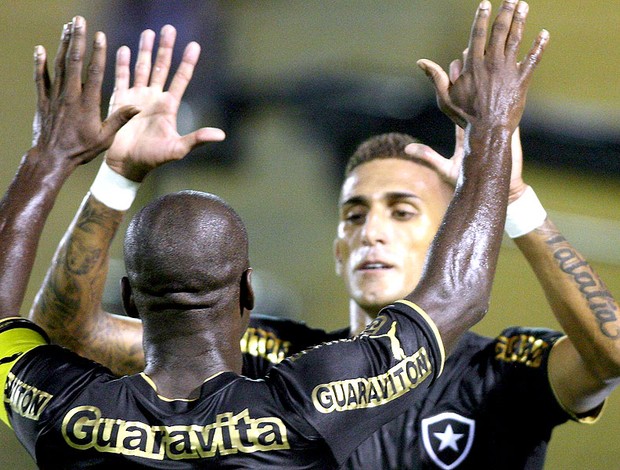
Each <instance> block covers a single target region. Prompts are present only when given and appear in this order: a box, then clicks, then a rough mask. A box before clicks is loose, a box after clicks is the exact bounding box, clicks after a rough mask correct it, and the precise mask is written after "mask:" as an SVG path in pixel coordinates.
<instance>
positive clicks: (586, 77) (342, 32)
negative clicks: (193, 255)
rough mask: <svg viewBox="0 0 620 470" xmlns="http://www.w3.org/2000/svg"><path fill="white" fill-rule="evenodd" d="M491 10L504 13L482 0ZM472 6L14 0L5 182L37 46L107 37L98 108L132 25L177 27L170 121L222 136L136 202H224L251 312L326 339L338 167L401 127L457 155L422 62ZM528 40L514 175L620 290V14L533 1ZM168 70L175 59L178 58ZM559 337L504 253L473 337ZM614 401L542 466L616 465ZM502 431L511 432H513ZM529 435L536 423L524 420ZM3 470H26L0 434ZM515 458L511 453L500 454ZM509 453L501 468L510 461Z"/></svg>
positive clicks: (22, 126) (61, 203)
mask: <svg viewBox="0 0 620 470" xmlns="http://www.w3.org/2000/svg"><path fill="white" fill-rule="evenodd" d="M492 3H493V6H494V7H495V8H497V7H498V6H499V1H498V0H493V2H492ZM476 5H477V2H476V1H473V0H472V1H470V0H468V1H463V0H434V1H432V2H431V1H428V0H384V1H381V2H377V1H374V0H332V1H328V0H312V1H302V0H289V1H285V0H270V1H260V2H259V1H244V0H238V1H235V2H230V1H228V2H227V1H160V2H156V1H152V2H147V1H138V0H125V1H121V0H109V1H102V0H92V1H85V0H83V1H77V0H74V1H70V0H63V1H60V0H46V1H34V0H30V1H28V0H21V1H20V2H3V3H2V4H1V5H0V25H1V27H2V28H1V30H2V31H3V35H4V37H3V38H2V41H0V57H2V61H0V81H1V83H0V93H1V97H2V98H1V101H0V103H1V109H2V116H1V118H0V139H1V142H2V147H3V148H4V151H3V153H4V155H3V160H2V166H1V168H2V169H1V171H0V187H1V188H2V191H4V189H6V187H7V186H8V184H9V182H10V181H11V178H12V176H13V174H14V172H15V169H16V168H17V165H18V163H19V161H20V157H21V155H22V154H23V153H24V152H25V151H26V150H27V149H28V147H29V145H30V141H31V121H32V116H33V109H34V104H35V93H34V86H33V83H32V52H33V48H34V46H35V45H36V44H42V45H44V46H45V47H46V49H47V50H48V57H49V58H50V60H51V58H52V57H53V55H54V53H55V50H56V47H57V44H58V39H59V37H60V32H61V28H62V25H63V23H65V22H67V21H69V20H70V19H71V18H72V17H73V16H74V15H77V14H80V15H83V16H85V17H86V19H87V21H88V29H89V34H90V37H91V38H92V34H93V33H94V31H95V30H99V29H100V30H103V31H104V32H106V33H107V35H108V44H109V60H108V73H107V79H108V80H107V83H106V100H107V99H108V98H109V94H110V92H111V90H112V81H111V80H112V77H113V74H112V70H113V69H112V65H113V51H115V50H116V49H117V48H118V47H119V46H121V45H123V44H127V45H129V46H130V47H131V49H132V50H137V43H138V35H139V32H140V31H141V30H142V29H145V28H152V29H154V30H155V31H159V29H160V28H161V26H163V25H164V24H166V23H171V24H173V25H174V26H176V27H177V29H178V30H179V34H178V39H177V45H178V55H179V56H180V53H181V51H182V48H183V47H184V46H185V44H186V43H187V42H188V41H190V40H196V41H198V42H199V43H200V44H201V45H202V47H203V53H202V57H201V61H200V63H199V66H198V69H197V71H196V73H195V78H194V80H193V82H192V84H191V85H190V87H189V89H188V91H187V93H186V100H185V102H184V104H183V108H182V112H181V115H180V129H181V132H187V131H189V130H193V129H194V128H197V127H200V126H205V125H213V126H218V127H222V128H224V130H225V131H226V132H227V134H228V139H227V141H226V142H225V143H221V144H214V145H211V146H209V147H205V148H202V149H199V150H197V151H195V152H194V153H192V154H191V155H190V156H188V157H187V158H186V159H185V160H184V161H182V162H177V163H175V164H173V165H169V166H167V167H165V168H163V169H161V171H160V170H157V171H156V172H154V173H153V174H151V175H150V176H149V178H147V180H146V182H145V183H144V184H143V188H142V189H141V191H140V195H139V198H138V202H137V203H136V204H134V207H139V206H140V205H141V203H144V202H146V201H148V200H149V199H150V198H151V197H153V196H155V195H159V194H162V193H165V192H170V191H176V190H179V189H185V188H191V189H199V190H206V191H210V192H214V193H217V194H219V195H221V196H222V197H224V198H225V199H226V200H227V201H229V202H230V203H231V204H232V205H233V206H234V207H235V208H236V209H237V210H238V211H239V213H240V214H241V216H242V217H243V218H244V219H245V221H246V223H247V225H248V230H249V232H250V239H251V257H252V264H253V266H254V267H255V268H256V270H257V281H258V293H259V298H258V305H257V309H256V311H260V312H261V313H271V314H276V315H286V316H289V317H294V318H297V319H300V320H303V321H306V322H307V323H309V324H310V325H312V326H316V327H323V328H326V329H334V328H338V327H343V326H345V325H346V324H347V322H348V315H347V313H348V305H347V297H346V293H345V290H344V288H343V287H342V285H341V282H340V280H339V279H338V278H337V277H336V276H335V273H334V268H333V261H332V256H331V247H332V241H333V238H334V235H335V228H336V224H337V209H336V199H337V195H338V189H339V183H340V179H341V174H342V169H343V164H344V162H345V161H346V158H347V157H348V156H349V155H350V153H351V152H352V151H353V150H354V148H355V146H356V145H357V144H358V143H359V142H360V141H361V140H363V139H365V138H367V137H369V136H371V135H373V134H376V133H381V132H389V131H401V132H407V133H410V134H412V135H414V136H417V137H419V138H420V139H422V140H423V141H424V142H426V143H428V144H430V145H432V146H434V147H435V148H436V149H437V150H438V151H440V152H442V153H444V155H451V151H452V146H453V129H452V126H451V124H450V122H449V121H448V120H447V118H445V117H443V116H442V115H441V113H439V112H438V111H437V110H436V109H435V100H434V95H433V92H432V87H431V84H430V82H429V81H428V80H427V79H426V77H425V76H424V74H423V73H422V72H421V71H420V70H419V69H418V68H417V66H416V65H415V61H416V60H417V59H418V58H423V57H425V58H430V59H432V60H434V61H436V62H438V63H439V64H441V65H443V66H445V67H447V66H448V64H449V62H450V60H452V59H454V58H457V57H460V54H461V52H462V50H463V48H464V47H465V46H466V41H467V37H468V33H469V28H470V25H471V20H472V18H473V12H474V11H475V8H476ZM530 7H531V8H530V18H529V19H528V25H527V29H526V40H525V41H524V42H525V44H527V45H528V47H529V44H531V41H532V40H533V39H534V37H535V35H536V33H537V32H538V31H539V30H540V29H541V28H546V29H548V30H549V31H550V32H551V43H550V46H549V48H548V50H547V52H546V53H545V57H544V61H543V62H542V64H541V66H540V67H539V69H538V70H537V71H536V73H535V76H534V83H533V85H532V87H531V91H530V94H529V101H528V108H527V110H526V114H525V116H524V119H523V123H522V138H523V142H524V148H525V176H526V181H528V182H529V183H530V184H531V185H532V186H533V187H534V188H535V189H536V192H537V193H538V195H539V198H540V199H541V200H542V202H543V203H544V205H545V207H546V208H547V209H548V211H549V212H550V214H551V216H552V218H553V219H554V221H555V222H556V224H557V225H558V226H559V227H560V229H561V230H562V231H563V232H564V234H565V235H566V236H567V237H568V238H569V240H571V241H572V242H573V243H574V244H575V245H576V246H577V248H578V249H580V250H581V251H582V253H584V254H585V255H586V257H587V258H588V259H589V260H590V261H591V262H592V264H593V265H594V266H595V268H596V269H597V270H598V272H599V273H600V274H601V276H602V277H603V279H604V280H605V281H606V282H607V285H608V287H609V289H610V290H611V292H612V293H613V294H615V295H616V296H620V248H619V247H620V230H619V228H620V209H619V206H620V204H619V203H620V191H619V190H620V86H618V85H619V83H618V74H619V73H620V48H618V44H619V42H620V33H619V32H618V31H619V26H620V9H619V8H618V4H617V1H615V0H603V1H600V2H595V3H592V2H591V3H589V4H588V5H587V7H584V5H583V2H580V1H578V0H565V1H563V2H552V1H548V0H547V1H536V0H532V1H531V2H530ZM176 63H177V62H175V64H176ZM98 166H99V165H98V164H97V163H94V164H91V165H88V166H85V167H83V168H80V169H79V170H78V171H77V172H76V173H75V175H74V176H73V177H72V178H71V179H70V180H69V182H68V183H67V185H66V186H65V187H64V189H63V191H62V193H61V195H60V197H59V199H58V202H57V205H56V207H55V209H54V212H53V214H52V216H51V217H50V219H49V223H48V225H47V227H46V228H45V232H44V234H43V237H42V244H41V248H40V251H39V257H38V260H37V264H36V269H35V272H34V274H33V276H32V279H31V286H30V289H29V293H28V297H27V299H26V303H25V306H24V309H23V311H22V314H26V313H27V310H28V308H29V306H30V304H31V303H32V300H33V298H34V295H35V293H36V291H37V289H38V286H39V285H40V283H41V281H42V279H43V276H44V273H45V270H46V269H47V266H48V265H49V262H50V259H51V257H52V255H53V252H54V250H55V247H56V245H57V243H58V242H59V240H60V238H61V236H62V234H63V233H64V230H65V228H66V226H67V225H68V224H69V222H70V220H71V218H72V216H73V214H74V213H75V211H76V209H77V207H78V205H79V204H80V202H81V199H82V197H83V195H84V194H85V193H86V191H87V190H88V188H89V186H90V183H91V181H92V179H93V177H94V175H95V173H96V171H97V168H98ZM121 241H122V237H119V238H118V239H117V240H115V242H114V245H113V254H114V256H115V257H116V258H117V260H115V261H114V263H113V265H112V269H111V273H110V279H109V284H108V288H107V291H106V302H107V305H108V308H110V309H112V310H113V309H115V308H117V307H116V303H117V287H118V278H119V276H121V275H122V267H121V266H122V264H121V263H120V257H121ZM514 324H519V325H537V326H548V327H552V328H557V327H558V325H557V323H556V321H555V319H554V317H553V315H552V314H551V313H550V311H549V308H548V307H547V305H546V302H545V299H544V295H543V293H542V291H541V289H540V287H539V286H538V284H537V283H536V281H535V279H534V276H533V274H532V273H531V272H530V270H529V267H528V266H527V265H526V263H525V261H524V260H523V259H522V257H521V256H520V254H519V253H518V252H517V251H516V250H515V249H514V246H513V245H511V243H510V242H506V243H505V245H504V247H503V250H502V254H501V258H500V265H499V268H498V273H497V279H496V282H495V287H494V291H493V298H492V308H491V311H490V313H489V315H488V316H487V317H486V318H485V320H484V321H483V322H482V323H481V324H479V325H478V326H477V327H476V328H475V329H476V331H478V332H480V333H483V334H488V335H497V334H498V333H499V332H500V331H501V330H502V329H503V328H504V327H506V326H509V325H514ZM619 422H620V395H619V392H616V393H615V394H614V395H612V397H611V399H610V400H609V403H608V405H607V408H606V411H605V413H604V415H603V417H602V418H601V420H600V421H599V422H598V423H597V424H596V425H594V426H586V425H577V424H575V423H568V424H566V425H564V426H562V427H560V428H558V429H557V430H556V431H555V434H554V439H553V440H552V443H551V446H550V450H549V456H548V460H547V466H546V468H550V469H611V468H616V465H617V462H618V458H619V457H620V445H619V441H618V434H617V428H618V423H619ZM506 426H510V423H506ZM533 426H535V423H533ZM0 449H2V452H1V453H0V468H9V465H11V468H14V469H32V468H35V465H34V464H33V463H32V461H31V460H30V458H29V457H27V456H26V454H25V452H24V451H23V450H22V448H21V447H20V445H19V444H18V443H17V441H16V440H15V438H14V437H13V435H12V433H11V432H10V431H9V430H8V429H7V428H6V427H5V426H2V427H0ZM507 457H508V456H507ZM508 458H509V457H508Z"/></svg>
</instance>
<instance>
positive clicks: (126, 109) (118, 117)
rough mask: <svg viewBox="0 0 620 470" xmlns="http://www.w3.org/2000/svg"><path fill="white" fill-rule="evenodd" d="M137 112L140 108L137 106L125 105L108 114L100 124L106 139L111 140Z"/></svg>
mask: <svg viewBox="0 0 620 470" xmlns="http://www.w3.org/2000/svg"><path fill="white" fill-rule="evenodd" d="M139 112H140V108H138V107H137V106H132V105H127V106H123V107H121V108H119V109H117V110H116V111H114V112H113V113H112V114H110V115H109V116H108V118H107V119H106V120H105V121H103V124H102V127H103V131H104V133H105V134H106V136H107V138H113V137H114V135H115V134H116V133H117V132H118V130H119V129H120V128H121V127H123V126H124V125H125V124H127V122H128V121H129V120H130V119H131V118H132V117H134V116H135V115H136V114H138V113H139Z"/></svg>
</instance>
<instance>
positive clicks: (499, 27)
mask: <svg viewBox="0 0 620 470" xmlns="http://www.w3.org/2000/svg"><path fill="white" fill-rule="evenodd" d="M516 4H517V0H504V2H502V6H501V7H500V10H499V12H498V13H497V17H496V18H495V21H494V22H493V26H492V28H491V37H490V38H489V45H488V47H487V56H488V57H489V58H490V59H491V60H494V59H501V58H503V57H504V54H505V49H506V38H507V37H508V33H509V32H510V29H511V26H512V19H513V16H514V13H515V7H516Z"/></svg>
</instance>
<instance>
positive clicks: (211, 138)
mask: <svg viewBox="0 0 620 470" xmlns="http://www.w3.org/2000/svg"><path fill="white" fill-rule="evenodd" d="M225 138H226V134H225V133H224V131H223V130H222V129H218V128H217V127H202V128H200V129H198V130H196V131H194V132H190V133H189V134H187V135H184V136H183V137H181V139H180V142H179V143H180V144H181V147H182V148H183V152H184V153H188V152H189V151H191V150H193V149H195V148H196V147H199V146H200V145H202V144H204V143H206V142H220V141H222V140H224V139H225Z"/></svg>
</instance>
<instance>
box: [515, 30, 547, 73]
mask: <svg viewBox="0 0 620 470" xmlns="http://www.w3.org/2000/svg"><path fill="white" fill-rule="evenodd" d="M547 44H549V31H547V30H546V29H543V30H542V31H541V32H540V33H538V36H537V37H536V39H535V40H534V45H533V46H532V48H531V49H530V52H528V54H527V55H526V56H525V60H523V62H521V73H522V76H523V77H524V80H526V81H529V79H530V78H531V76H532V72H533V71H534V69H535V68H536V66H537V65H538V63H539V62H540V60H541V59H542V55H543V53H544V52H545V49H546V48H547Z"/></svg>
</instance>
